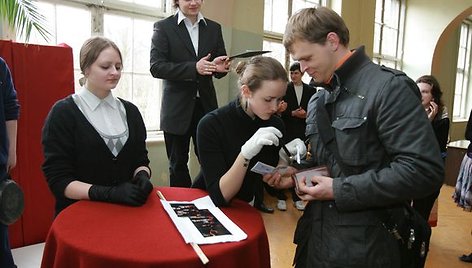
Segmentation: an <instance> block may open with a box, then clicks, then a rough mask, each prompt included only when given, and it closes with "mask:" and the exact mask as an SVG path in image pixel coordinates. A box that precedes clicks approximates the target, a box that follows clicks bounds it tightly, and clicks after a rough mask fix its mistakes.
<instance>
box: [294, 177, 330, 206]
mask: <svg viewBox="0 0 472 268" xmlns="http://www.w3.org/2000/svg"><path fill="white" fill-rule="evenodd" d="M307 179H311V181H312V182H313V185H314V186H311V187H308V186H307V185H306V180H307ZM297 195H298V196H299V197H300V198H301V199H302V200H305V201H311V200H333V199H334V193H333V178H330V177H324V176H313V177H311V178H305V180H301V181H300V184H299V185H298V192H297Z"/></svg>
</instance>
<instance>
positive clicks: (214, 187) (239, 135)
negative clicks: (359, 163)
mask: <svg viewBox="0 0 472 268" xmlns="http://www.w3.org/2000/svg"><path fill="white" fill-rule="evenodd" d="M236 73H237V74H238V75H239V80H238V84H239V87H240V96H238V98H237V99H236V100H234V101H232V102H230V103H229V104H228V105H226V106H224V107H221V108H219V109H217V110H214V111H213V112H210V113H209V114H207V115H206V116H205V117H204V118H202V120H201V121H200V123H199V124H198V128H197V145H198V146H197V147H198V153H199V160H200V164H201V171H200V174H199V175H198V176H197V178H196V179H195V182H194V186H193V187H197V188H203V189H207V191H208V192H209V195H210V197H211V199H212V200H213V202H214V203H215V204H216V205H217V206H225V205H228V204H229V203H230V201H231V200H232V199H233V198H239V199H242V200H245V201H247V202H250V201H252V200H253V198H254V192H255V190H256V186H257V183H261V175H259V174H257V173H254V172H252V171H250V170H251V168H252V167H253V166H254V165H255V164H256V163H257V162H258V161H261V162H263V163H265V164H268V165H271V166H277V165H278V164H279V151H281V152H280V154H281V156H283V157H281V158H280V159H281V160H280V164H282V165H287V164H288V161H289V156H287V154H286V153H285V150H283V149H281V146H282V145H283V144H282V143H283V133H284V132H285V129H284V125H283V122H282V120H281V119H280V118H279V117H278V116H276V115H275V114H276V111H277V108H278V104H279V102H280V100H281V99H282V98H283V96H284V95H285V90H286V88H287V74H286V71H285V69H284V68H283V67H282V65H281V64H280V63H279V62H278V61H277V60H275V59H273V58H270V57H262V56H258V57H254V58H251V59H250V60H249V61H248V62H240V63H239V64H238V66H237V67H236ZM300 142H301V141H300ZM297 144H298V146H299V147H300V146H302V145H300V144H299V143H298V142H292V143H288V144H287V145H288V146H286V147H287V150H288V152H289V153H290V154H296V152H297V148H296V146H297ZM301 144H303V142H301ZM300 149H301V151H300ZM299 151H300V154H302V156H303V155H304V153H306V148H305V146H304V144H303V146H302V148H299Z"/></svg>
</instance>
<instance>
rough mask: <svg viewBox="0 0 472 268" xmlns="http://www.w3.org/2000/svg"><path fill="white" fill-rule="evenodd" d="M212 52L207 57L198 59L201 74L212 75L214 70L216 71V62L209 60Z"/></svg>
mask: <svg viewBox="0 0 472 268" xmlns="http://www.w3.org/2000/svg"><path fill="white" fill-rule="evenodd" d="M210 56H211V54H210V53H208V55H206V56H205V57H203V58H201V59H200V60H199V61H197V65H196V67H197V72H198V73H199V74H200V75H212V74H213V72H214V71H216V64H215V63H213V62H211V61H208V60H209V59H210Z"/></svg>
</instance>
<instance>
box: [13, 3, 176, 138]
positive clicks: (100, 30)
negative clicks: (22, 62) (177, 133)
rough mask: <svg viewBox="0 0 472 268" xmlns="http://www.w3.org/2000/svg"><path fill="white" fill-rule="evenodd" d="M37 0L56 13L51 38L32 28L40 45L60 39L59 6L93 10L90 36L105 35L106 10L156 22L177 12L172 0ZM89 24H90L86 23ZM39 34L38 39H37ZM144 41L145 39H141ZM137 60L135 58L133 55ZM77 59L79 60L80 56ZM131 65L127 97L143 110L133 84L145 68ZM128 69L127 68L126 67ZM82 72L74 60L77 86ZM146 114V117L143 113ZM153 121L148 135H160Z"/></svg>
mask: <svg viewBox="0 0 472 268" xmlns="http://www.w3.org/2000/svg"><path fill="white" fill-rule="evenodd" d="M37 1H38V3H45V4H50V5H53V10H52V12H53V13H55V17H54V21H52V22H48V23H50V24H51V25H50V27H54V30H53V31H52V36H51V39H50V40H49V41H45V40H43V39H42V38H41V37H40V36H39V34H37V33H36V32H35V30H34V29H33V31H32V34H31V38H30V43H33V42H35V41H36V42H37V43H38V44H41V45H57V44H58V40H57V25H58V23H60V22H58V21H57V20H56V19H57V15H58V14H57V8H58V6H64V7H70V8H74V9H81V10H86V11H88V12H89V13H90V19H91V21H90V26H91V28H90V29H89V33H90V35H89V37H90V36H96V35H98V36H104V34H105V33H104V28H105V25H104V16H105V15H106V14H111V15H117V16H123V17H128V18H130V19H132V20H136V19H137V20H147V21H152V22H155V21H158V20H162V19H164V18H166V17H168V16H170V15H172V14H173V13H174V9H173V7H172V0H162V1H161V4H160V6H159V7H152V6H147V5H141V4H137V3H133V2H134V1H133V2H124V1H120V0H108V1H102V2H100V3H101V5H97V2H96V1H94V0H37ZM87 25H88V24H87ZM86 27H88V26H86ZM151 30H152V29H150V30H149V44H150V42H151V36H152V31H151ZM34 38H36V40H35V39H34ZM12 39H14V40H15V41H17V42H23V41H24V40H22V38H15V36H13V38H12ZM82 41H85V40H82ZM61 42H66V43H67V40H61ZM141 43H142V42H141ZM75 46H77V44H75ZM78 50H80V47H74V58H77V57H78V55H79V53H78ZM131 57H132V58H134V55H132V56H131ZM133 60H134V59H133ZM77 61H78V60H77ZM130 64H131V65H130V66H128V67H127V68H126V67H125V70H124V72H123V73H122V75H128V76H129V75H131V78H130V85H131V88H129V89H126V90H128V92H126V93H127V94H129V95H130V96H131V99H130V98H126V99H127V100H129V101H131V102H133V103H135V104H136V105H137V106H138V108H139V109H140V110H141V111H142V112H143V111H144V110H142V109H145V107H140V105H139V104H138V103H136V102H138V101H137V99H136V100H135V99H134V98H135V97H136V96H137V94H135V90H136V89H135V88H134V87H135V84H134V81H133V80H134V79H133V78H134V76H135V75H138V76H142V75H143V72H142V70H141V71H139V70H138V71H136V72H135V71H134V70H135V69H134V66H133V64H132V62H130ZM126 69H127V70H126ZM147 75H148V76H149V78H152V75H151V73H150V72H148V73H147ZM81 76H82V75H81V74H80V69H79V68H78V66H77V65H76V64H74V84H75V90H77V89H79V88H80V86H79V84H78V80H79V78H80V77H81ZM152 79H155V78H152ZM155 80H156V84H155V87H154V86H153V87H152V88H151V89H152V90H156V88H157V90H158V93H157V94H158V95H159V98H157V99H156V100H155V101H156V102H160V96H161V95H162V81H160V79H155ZM119 88H120V84H119V85H118V87H117V89H119ZM115 95H116V96H119V95H120V94H119V93H118V94H115ZM157 107H158V108H159V107H160V103H159V104H158V106H157ZM143 117H145V116H144V115H143ZM144 120H145V123H147V122H146V118H144ZM151 121H152V123H151V122H149V123H147V124H146V125H147V126H146V128H147V132H148V136H153V137H154V136H158V135H159V133H160V132H161V130H160V122H157V124H156V122H154V121H155V120H154V119H151ZM148 125H151V126H153V127H152V128H150V127H148Z"/></svg>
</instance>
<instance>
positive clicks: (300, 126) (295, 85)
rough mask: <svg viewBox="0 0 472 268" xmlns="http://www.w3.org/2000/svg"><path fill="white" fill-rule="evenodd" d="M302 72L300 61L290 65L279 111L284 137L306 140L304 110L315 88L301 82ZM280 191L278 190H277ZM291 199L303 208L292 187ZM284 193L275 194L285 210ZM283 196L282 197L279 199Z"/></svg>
mask: <svg viewBox="0 0 472 268" xmlns="http://www.w3.org/2000/svg"><path fill="white" fill-rule="evenodd" d="M302 76H303V72H302V71H301V70H300V63H298V62H295V63H293V64H292V65H290V81H291V82H289V83H288V84H287V91H286V93H285V97H284V99H283V102H282V103H281V104H280V108H279V112H281V116H282V120H283V121H284V124H285V129H286V134H285V136H286V137H284V139H285V140H286V141H291V140H293V139H295V138H299V139H301V140H303V141H304V140H306V136H305V128H306V122H305V120H306V111H307V106H308V101H309V100H310V98H311V96H313V94H315V93H316V89H315V88H313V87H311V86H309V85H308V84H305V83H303V81H302ZM279 191H280V190H279ZM290 191H291V193H292V200H293V204H294V206H295V207H296V208H297V209H298V210H304V209H305V204H304V203H303V201H302V200H300V198H299V197H298V195H297V194H296V193H295V190H294V188H292V189H291V190H290ZM283 197H284V195H283V194H282V195H281V194H278V195H277V199H278V202H277V208H278V209H279V210H286V209H287V204H286V202H285V199H286V197H285V198H283ZM281 198H283V199H281Z"/></svg>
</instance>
